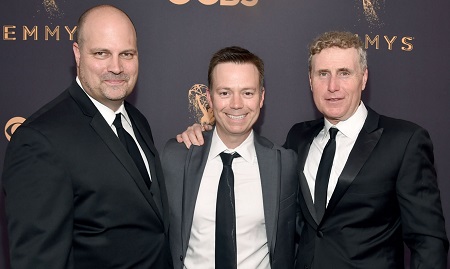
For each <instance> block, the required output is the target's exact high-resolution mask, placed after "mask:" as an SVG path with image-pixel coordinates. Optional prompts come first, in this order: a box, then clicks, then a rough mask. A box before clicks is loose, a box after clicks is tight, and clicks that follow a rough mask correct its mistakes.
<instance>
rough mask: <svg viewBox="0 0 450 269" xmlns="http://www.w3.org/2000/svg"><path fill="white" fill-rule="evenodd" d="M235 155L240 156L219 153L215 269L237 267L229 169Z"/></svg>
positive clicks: (234, 214)
mask: <svg viewBox="0 0 450 269" xmlns="http://www.w3.org/2000/svg"><path fill="white" fill-rule="evenodd" d="M237 157H241V156H240V155H239V154H238V153H234V154H228V153H225V152H222V153H220V158H222V163H223V170H222V174H221V175H220V181H219V188H218V190H217V203H216V247H215V249H216V255H215V257H216V258H215V259H216V267H215V269H236V268H237V256H236V211H235V204H234V175H233V170H232V169H231V163H232V162H233V158H237Z"/></svg>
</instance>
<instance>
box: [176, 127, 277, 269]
mask: <svg viewBox="0 0 450 269" xmlns="http://www.w3.org/2000/svg"><path fill="white" fill-rule="evenodd" d="M253 139H254V135H253V131H252V133H251V134H250V135H249V137H248V138H247V139H246V140H245V141H244V142H243V143H242V144H241V145H240V146H239V147H237V148H236V149H228V148H227V147H226V146H225V144H224V143H223V142H222V141H221V140H220V138H219V136H218V135H217V131H216V129H214V133H213V136H212V141H211V149H210V152H209V155H208V160H207V162H206V166H205V170H204V172H203V177H202V181H201V183H200V188H199V192H198V196H197V201H196V204H195V210H194V218H193V222H192V228H191V235H190V239H189V245H188V249H187V253H186V258H185V261H184V265H185V268H188V269H198V268H201V269H209V268H211V269H212V268H214V267H215V230H216V229H215V228H216V226H215V220H216V200H217V189H218V185H219V179H220V174H221V172H222V168H223V164H222V160H221V158H220V156H219V154H220V153H221V152H223V151H226V152H229V153H231V152H238V153H239V154H240V155H241V157H242V158H235V159H234V160H233V163H232V168H233V173H234V182H235V183H234V191H235V201H236V244H237V267H238V268H239V269H247V268H248V269H269V268H270V264H269V249H268V246H267V234H266V225H265V219H264V206H263V197H262V188H261V178H260V174H259V166H258V160H257V158H256V151H255V145H254V142H253Z"/></svg>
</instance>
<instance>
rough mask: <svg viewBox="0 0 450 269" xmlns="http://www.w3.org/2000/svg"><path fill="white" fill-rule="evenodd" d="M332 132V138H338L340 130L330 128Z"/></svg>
mask: <svg viewBox="0 0 450 269" xmlns="http://www.w3.org/2000/svg"><path fill="white" fill-rule="evenodd" d="M328 131H329V132H330V139H333V140H334V139H336V135H337V133H338V132H339V130H338V128H334V127H332V128H330V130H328Z"/></svg>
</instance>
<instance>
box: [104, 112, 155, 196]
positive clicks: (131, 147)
mask: <svg viewBox="0 0 450 269" xmlns="http://www.w3.org/2000/svg"><path fill="white" fill-rule="evenodd" d="M113 125H114V126H115V127H116V130H117V135H118V136H119V139H120V142H122V144H123V145H124V146H125V148H126V149H127V151H128V153H129V154H130V156H131V158H133V161H134V163H135V164H136V166H137V168H138V169H139V172H141V175H142V177H143V178H144V182H145V185H147V188H149V189H150V186H151V184H152V183H151V181H150V177H149V175H148V172H147V168H146V167H145V164H144V160H142V155H141V152H140V151H139V148H138V147H137V145H136V142H135V141H134V139H133V137H131V135H130V134H129V133H128V132H127V131H125V129H123V126H122V114H121V113H118V114H116V119H115V120H114V122H113Z"/></svg>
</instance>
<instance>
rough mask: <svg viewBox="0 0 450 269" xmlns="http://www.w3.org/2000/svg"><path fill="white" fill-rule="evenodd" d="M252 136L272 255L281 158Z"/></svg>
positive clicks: (266, 144)
mask: <svg viewBox="0 0 450 269" xmlns="http://www.w3.org/2000/svg"><path fill="white" fill-rule="evenodd" d="M254 135H255V140H254V141H255V151H256V156H257V159H258V167H259V174H260V177H261V188H262V195H263V206H264V219H265V225H266V234H267V241H268V242H269V247H270V252H271V253H274V251H275V245H276V234H277V233H276V231H277V229H278V227H277V224H278V212H279V208H278V207H279V200H280V191H281V186H280V185H281V163H280V161H281V156H280V152H279V151H278V150H275V149H273V144H272V143H271V142H269V141H268V140H263V139H262V138H261V137H260V136H259V135H257V134H256V133H254ZM274 201H276V202H274Z"/></svg>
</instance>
